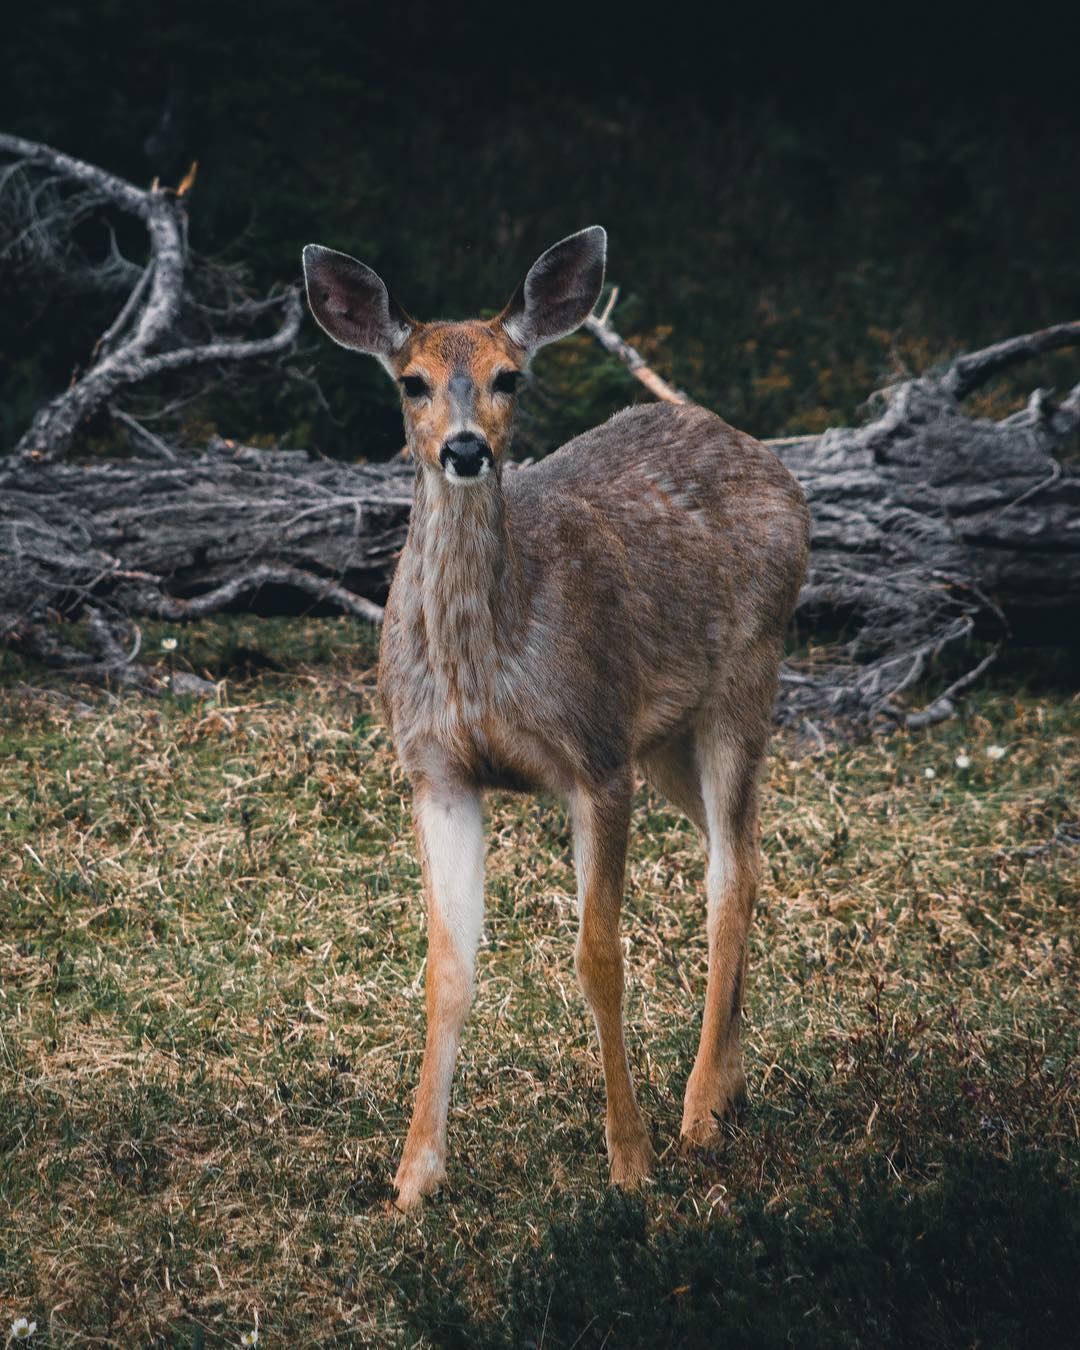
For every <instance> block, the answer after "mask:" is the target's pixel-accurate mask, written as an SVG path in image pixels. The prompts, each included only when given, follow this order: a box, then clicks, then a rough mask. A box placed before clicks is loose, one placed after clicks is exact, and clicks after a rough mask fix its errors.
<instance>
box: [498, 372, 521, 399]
mask: <svg viewBox="0 0 1080 1350" xmlns="http://www.w3.org/2000/svg"><path fill="white" fill-rule="evenodd" d="M520 381H521V371H520V370H501V371H500V372H499V373H498V375H496V376H495V380H494V383H493V384H492V386H491V388H492V391H493V392H494V393H496V394H515V393H517V387H518V384H519V383H520Z"/></svg>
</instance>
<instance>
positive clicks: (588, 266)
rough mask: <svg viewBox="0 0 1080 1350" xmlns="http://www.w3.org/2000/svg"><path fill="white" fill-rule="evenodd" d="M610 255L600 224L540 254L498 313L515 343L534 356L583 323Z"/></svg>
mask: <svg viewBox="0 0 1080 1350" xmlns="http://www.w3.org/2000/svg"><path fill="white" fill-rule="evenodd" d="M606 254H607V232H606V231H605V230H604V229H602V228H601V226H599V225H590V226H589V228H588V229H587V230H579V231H578V233H577V234H571V235H569V236H568V237H567V238H566V239H560V241H559V242H558V243H557V244H552V246H551V248H549V249H548V251H547V252H546V253H541V255H540V257H539V258H537V260H536V262H534V263H533V265H532V267H530V268H529V273H528V275H527V276H526V278H525V280H524V281H523V282H522V283H521V285H520V286H519V287H518V288H517V290H516V291H515V292H514V295H513V298H512V299H511V301H510V303H509V304H508V305H507V306H506V308H505V309H504V310H503V312H502V313H501V314H500V315H499V320H500V322H501V323H502V326H503V328H504V329H505V330H506V332H507V334H508V335H509V337H510V339H511V341H513V342H516V343H517V345H518V346H519V347H524V348H525V349H526V351H529V352H532V351H535V350H536V348H537V347H542V346H543V345H544V343H545V342H555V341H556V340H557V339H558V338H561V337H566V335H567V334H568V333H572V332H573V331H574V329H575V328H577V327H578V326H579V325H580V324H582V323H583V322H584V321H585V320H586V319H587V318H588V317H589V315H590V314H591V313H592V308H593V306H594V305H595V304H596V302H597V300H599V298H600V291H601V289H602V287H603V285H604V259H605V256H606Z"/></svg>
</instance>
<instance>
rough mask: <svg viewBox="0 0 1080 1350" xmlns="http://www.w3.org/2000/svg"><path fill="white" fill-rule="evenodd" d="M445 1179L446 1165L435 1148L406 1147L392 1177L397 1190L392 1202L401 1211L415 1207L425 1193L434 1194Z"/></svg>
mask: <svg viewBox="0 0 1080 1350" xmlns="http://www.w3.org/2000/svg"><path fill="white" fill-rule="evenodd" d="M445 1180H446V1165H445V1163H444V1162H443V1159H442V1158H441V1157H440V1156H439V1154H438V1153H437V1152H436V1151H435V1149H433V1148H430V1147H427V1146H425V1147H422V1148H417V1149H410V1148H408V1147H406V1149H405V1154H404V1157H403V1158H402V1159H401V1166H400V1167H399V1168H398V1170H397V1176H396V1177H395V1178H394V1189H395V1190H396V1191H397V1195H396V1196H395V1197H394V1204H395V1205H396V1206H397V1207H398V1209H400V1210H401V1211H402V1212H404V1211H406V1210H410V1209H415V1208H416V1206H417V1205H418V1204H419V1203H420V1201H421V1200H422V1199H423V1198H424V1196H425V1195H434V1194H435V1192H436V1191H437V1190H438V1189H439V1185H440V1184H441V1183H442V1182H443V1181H445Z"/></svg>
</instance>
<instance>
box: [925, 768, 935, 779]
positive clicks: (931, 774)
mask: <svg viewBox="0 0 1080 1350" xmlns="http://www.w3.org/2000/svg"><path fill="white" fill-rule="evenodd" d="M922 776H923V777H924V778H936V777H937V774H936V773H935V772H934V770H933V769H923V771H922Z"/></svg>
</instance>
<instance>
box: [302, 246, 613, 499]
mask: <svg viewBox="0 0 1080 1350" xmlns="http://www.w3.org/2000/svg"><path fill="white" fill-rule="evenodd" d="M606 244H607V236H606V234H605V233H604V231H603V230H602V229H601V228H600V226H599V225H593V226H591V227H590V228H589V229H587V230H581V231H580V232H579V233H578V234H572V235H570V236H569V237H568V238H566V239H563V240H561V241H560V242H559V243H557V244H554V245H552V247H551V248H549V249H548V250H547V252H546V253H543V254H541V256H540V257H539V258H538V259H537V260H536V262H535V263H533V265H532V267H531V268H530V269H529V271H528V274H527V275H526V277H525V280H524V281H523V282H522V283H521V285H520V286H519V287H518V288H517V290H516V291H515V292H514V295H513V297H512V298H511V300H510V302H509V304H508V305H507V306H506V308H505V309H504V310H503V311H502V313H501V314H499V315H497V316H496V317H495V318H494V319H486V320H484V319H470V320H466V321H464V322H461V323H447V322H437V323H420V322H418V321H417V320H416V319H412V318H410V317H409V315H408V314H406V313H405V311H404V310H403V309H402V308H401V306H400V305H399V304H398V303H397V302H396V301H395V300H394V298H393V297H392V296H391V294H390V292H389V291H388V290H387V289H386V286H385V285H384V284H383V282H382V280H381V279H380V277H379V276H378V275H377V274H376V273H375V272H373V271H372V270H371V268H370V267H366V266H365V265H364V264H363V263H362V262H357V261H356V259H355V258H350V257H349V256H348V254H346V253H337V252H335V250H333V249H329V248H321V247H320V246H319V245H318V244H309V245H308V246H307V248H305V249H304V279H305V282H306V283H307V294H308V304H309V305H310V306H311V312H312V313H313V314H314V315H315V318H316V319H317V320H318V322H319V324H320V325H321V326H322V327H323V328H324V329H325V330H326V331H327V332H328V333H329V334H330V336H331V337H332V338H333V339H334V341H335V342H339V343H341V345H342V346H343V347H350V348H352V349H353V350H354V351H358V352H366V353H367V354H368V355H370V356H375V357H377V358H378V360H379V361H380V362H381V363H382V365H383V367H384V368H385V369H386V370H387V371H388V373H389V374H390V376H391V377H392V378H393V379H394V380H395V381H396V382H397V383H398V385H399V387H400V389H401V402H402V411H403V414H404V418H405V433H406V436H407V439H408V443H409V446H410V448H411V449H412V452H413V454H414V456H415V457H416V459H417V460H418V462H419V463H421V464H422V465H423V466H424V467H425V468H426V469H427V470H429V471H430V472H432V473H439V474H441V475H444V476H445V478H446V480H447V481H448V482H449V483H452V484H454V485H456V486H464V485H469V484H474V483H480V482H482V481H483V480H484V479H485V478H488V477H489V476H490V475H491V473H492V471H493V470H494V468H495V467H496V465H497V464H498V463H499V461H500V460H501V458H502V456H503V455H504V454H505V452H506V448H507V446H508V445H509V443H510V433H511V428H512V423H513V412H514V401H515V394H516V392H517V386H518V382H519V380H520V379H521V376H522V373H523V371H524V369H525V367H526V366H527V365H528V362H529V359H530V357H531V356H532V354H533V352H534V351H536V349H537V348H538V347H542V346H543V345H544V344H545V343H547V342H554V341H555V340H556V339H557V338H561V337H566V335H567V334H568V333H572V332H573V331H574V329H575V328H577V327H578V325H579V324H580V323H582V321H583V320H584V319H586V318H587V317H588V315H589V313H590V311H591V310H592V308H593V306H594V305H595V304H596V301H597V299H598V297H599V295H600V289H601V287H602V285H603V282H604V253H605V249H606Z"/></svg>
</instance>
